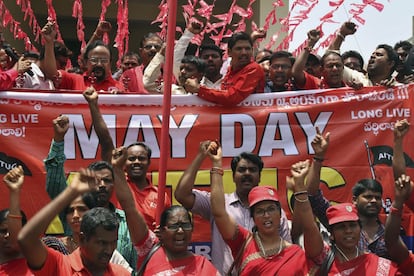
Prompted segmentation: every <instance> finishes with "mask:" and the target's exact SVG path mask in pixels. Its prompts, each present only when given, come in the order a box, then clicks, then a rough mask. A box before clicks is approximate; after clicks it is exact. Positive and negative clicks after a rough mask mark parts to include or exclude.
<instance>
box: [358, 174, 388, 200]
mask: <svg viewBox="0 0 414 276" xmlns="http://www.w3.org/2000/svg"><path fill="white" fill-rule="evenodd" d="M366 191H373V192H378V193H380V194H381V195H382V185H381V183H379V182H378V181H377V180H375V179H372V178H365V179H361V180H359V181H358V182H357V183H356V184H355V185H354V187H352V195H353V196H354V197H358V196H359V195H360V194H362V193H364V192H366Z"/></svg>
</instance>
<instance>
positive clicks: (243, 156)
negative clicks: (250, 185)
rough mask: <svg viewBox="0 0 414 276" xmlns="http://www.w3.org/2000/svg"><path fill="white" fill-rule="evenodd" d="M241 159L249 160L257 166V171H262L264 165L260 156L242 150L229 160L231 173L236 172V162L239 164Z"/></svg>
mask: <svg viewBox="0 0 414 276" xmlns="http://www.w3.org/2000/svg"><path fill="white" fill-rule="evenodd" d="M242 159H246V160H249V161H250V162H252V163H253V164H255V165H257V167H258V168H259V173H261V172H262V170H263V166H264V164H263V160H262V158H261V157H260V156H259V155H257V154H254V153H251V152H246V151H244V152H242V153H240V154H239V155H237V156H235V157H233V159H232V160H231V170H232V171H233V175H234V173H235V172H236V168H237V164H239V162H240V160H242Z"/></svg>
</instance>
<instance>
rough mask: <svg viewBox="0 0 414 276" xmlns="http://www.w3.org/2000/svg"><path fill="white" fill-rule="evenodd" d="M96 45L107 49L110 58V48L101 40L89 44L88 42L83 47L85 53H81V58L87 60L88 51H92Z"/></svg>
mask: <svg viewBox="0 0 414 276" xmlns="http://www.w3.org/2000/svg"><path fill="white" fill-rule="evenodd" d="M98 46H103V47H105V48H106V49H108V51H109V59H111V56H112V53H111V49H110V48H109V47H108V45H106V44H105V43H104V42H103V41H102V40H95V41H93V42H92V43H91V44H89V45H88V46H87V47H86V49H85V53H84V54H83V60H85V62H86V61H87V60H88V54H89V52H90V51H92V50H93V49H95V48H96V47H98Z"/></svg>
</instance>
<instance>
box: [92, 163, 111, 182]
mask: <svg viewBox="0 0 414 276" xmlns="http://www.w3.org/2000/svg"><path fill="white" fill-rule="evenodd" d="M88 169H91V170H92V171H100V170H103V169H108V170H110V171H111V174H112V178H113V179H115V175H114V168H113V167H112V165H111V164H109V163H108V162H106V161H96V162H93V163H90V164H89V166H88Z"/></svg>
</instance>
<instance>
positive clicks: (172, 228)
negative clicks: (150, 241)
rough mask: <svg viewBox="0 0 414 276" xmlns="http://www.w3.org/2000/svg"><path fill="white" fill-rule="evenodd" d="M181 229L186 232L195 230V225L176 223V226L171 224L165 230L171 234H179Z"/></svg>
mask: <svg viewBox="0 0 414 276" xmlns="http://www.w3.org/2000/svg"><path fill="white" fill-rule="evenodd" d="M180 227H181V229H183V230H184V231H191V230H193V225H192V224H191V222H180V223H174V224H170V225H166V226H165V228H166V229H167V230H168V231H171V232H177V231H178V229H179V228H180Z"/></svg>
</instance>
